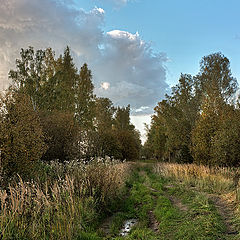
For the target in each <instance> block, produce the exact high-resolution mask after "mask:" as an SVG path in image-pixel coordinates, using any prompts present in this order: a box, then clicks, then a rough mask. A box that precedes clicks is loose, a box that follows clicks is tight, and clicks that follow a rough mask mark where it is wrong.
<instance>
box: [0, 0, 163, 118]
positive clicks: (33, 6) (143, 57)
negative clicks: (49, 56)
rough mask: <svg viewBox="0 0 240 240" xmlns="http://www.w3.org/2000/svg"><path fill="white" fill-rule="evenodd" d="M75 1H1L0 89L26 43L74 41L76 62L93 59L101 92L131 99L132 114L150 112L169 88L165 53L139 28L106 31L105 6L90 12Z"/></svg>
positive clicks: (56, 45)
mask: <svg viewBox="0 0 240 240" xmlns="http://www.w3.org/2000/svg"><path fill="white" fill-rule="evenodd" d="M119 2H121V1H119ZM123 2H124V1H123ZM72 4H73V1H71V0H41V1H39V0H21V1H19V0H0V88H1V89H3V88H5V87H6V86H7V84H8V83H9V80H7V73H8V71H9V69H10V68H13V67H14V64H15V61H14V60H15V59H16V58H17V57H18V56H19V55H18V53H19V51H20V49H21V48H27V47H28V46H33V47H34V48H35V49H39V48H41V49H43V48H46V47H52V48H53V49H54V50H56V53H57V54H59V53H61V52H62V51H63V49H64V48H65V47H66V45H69V46H70V47H71V50H72V53H73V56H74V59H75V62H76V65H77V67H80V66H81V65H82V64H83V63H84V62H87V63H88V64H89V67H90V69H91V70H92V73H93V81H94V84H95V87H96V88H95V92H96V94H97V95H99V96H103V97H109V98H110V99H111V100H112V101H113V102H114V104H118V105H126V104H131V107H132V108H134V111H133V114H146V113H149V112H151V111H152V110H151V109H152V107H153V106H155V105H156V102H157V101H159V100H160V98H161V97H162V96H163V95H164V93H165V90H166V88H167V87H168V86H167V84H166V81H165V80H166V70H165V67H164V64H165V62H166V61H167V58H166V56H165V54H162V53H154V52H153V50H152V48H151V45H150V44H148V43H146V42H144V41H143V40H142V39H141V37H140V36H139V34H138V33H136V34H132V33H129V32H127V31H119V30H113V31H110V32H107V33H104V32H103V30H102V29H103V25H104V15H105V12H104V10H103V9H101V8H97V7H95V8H93V9H92V10H91V11H89V12H86V11H84V10H83V9H76V8H75V7H73V6H72Z"/></svg>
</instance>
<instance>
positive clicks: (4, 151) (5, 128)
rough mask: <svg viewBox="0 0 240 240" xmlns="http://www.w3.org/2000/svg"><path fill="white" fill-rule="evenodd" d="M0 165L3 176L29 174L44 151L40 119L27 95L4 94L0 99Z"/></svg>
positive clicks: (10, 92)
mask: <svg viewBox="0 0 240 240" xmlns="http://www.w3.org/2000/svg"><path fill="white" fill-rule="evenodd" d="M0 105H1V106H0V115H1V117H0V119H1V124H0V149H1V165H2V167H3V170H4V173H5V174H6V176H7V177H11V176H12V175H13V174H14V173H18V174H21V176H22V177H24V176H26V175H28V174H30V173H31V171H32V169H33V167H34V163H36V161H38V160H40V158H41V157H42V155H43V153H44V152H45V150H46V146H45V143H44V136H43V131H42V128H41V125H40V119H39V117H38V114H37V112H36V111H35V110H34V108H33V105H32V100H31V98H30V97H29V96H28V95H25V94H23V93H16V92H13V91H8V92H7V94H6V95H5V96H2V97H1V99H0Z"/></svg>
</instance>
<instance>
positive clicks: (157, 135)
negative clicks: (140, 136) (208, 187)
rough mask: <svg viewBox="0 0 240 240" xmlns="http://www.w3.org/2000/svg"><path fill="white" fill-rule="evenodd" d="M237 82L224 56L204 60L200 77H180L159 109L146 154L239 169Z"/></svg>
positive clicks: (148, 133)
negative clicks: (237, 167)
mask: <svg viewBox="0 0 240 240" xmlns="http://www.w3.org/2000/svg"><path fill="white" fill-rule="evenodd" d="M237 90H238V84H237V80H236V78H234V77H233V76H232V74H231V70H230V62H229V59H228V58H226V57H225V56H224V55H223V54H222V53H214V54H210V55H208V56H205V57H203V58H202V60H201V62H200V70H199V73H198V74H197V75H196V76H191V75H189V74H181V76H180V78H179V82H178V84H177V85H176V86H174V87H173V88H172V91H171V94H170V95H166V98H165V99H164V100H162V101H160V102H159V103H158V104H157V106H156V107H155V109H154V111H155V113H154V115H153V116H152V121H151V124H150V126H149V127H148V128H147V141H146V143H145V145H144V154H145V155H146V157H148V158H155V159H158V160H162V161H169V162H179V163H193V162H194V163H197V164H205V165H221V166H239V163H240V158H239V156H240V108H239V106H240V105H239V101H238V96H237Z"/></svg>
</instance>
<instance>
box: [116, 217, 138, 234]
mask: <svg viewBox="0 0 240 240" xmlns="http://www.w3.org/2000/svg"><path fill="white" fill-rule="evenodd" d="M136 224H137V219H129V220H127V221H125V222H124V225H123V228H122V230H121V231H120V236H123V237H124V236H127V235H128V234H129V232H130V231H131V230H132V228H133V226H134V225H136Z"/></svg>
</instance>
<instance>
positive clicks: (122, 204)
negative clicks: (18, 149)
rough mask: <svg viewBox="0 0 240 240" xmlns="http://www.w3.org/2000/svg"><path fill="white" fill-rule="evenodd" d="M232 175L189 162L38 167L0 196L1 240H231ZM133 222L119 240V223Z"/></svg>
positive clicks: (235, 208)
mask: <svg viewBox="0 0 240 240" xmlns="http://www.w3.org/2000/svg"><path fill="white" fill-rule="evenodd" d="M237 177H238V170H237V169H235V168H220V167H213V168H210V167H204V166H198V165H192V164H172V163H143V162H124V163H122V162H118V161H110V159H100V158H99V159H93V160H92V162H91V163H88V164H83V163H82V162H78V161H73V162H65V163H59V162H51V163H49V164H46V163H44V164H43V163H41V164H40V165H39V168H38V175H36V177H35V178H34V179H32V180H31V181H29V182H26V181H23V180H22V179H21V177H20V176H17V177H16V178H15V179H12V181H11V183H9V184H8V186H6V187H4V188H3V187H2V189H1V191H0V201H1V205H0V206H1V211H0V219H1V221H0V229H1V237H2V239H92V240H98V239H99V240H100V239H116V240H121V239H128V240H133V239H146V240H147V239H179V240H180V239H212V240H214V239H239V238H240V235H239V230H240V228H239V226H240V224H239V223H240V213H239V210H240V208H239V206H240V204H239V194H238V182H237V180H238V179H237ZM129 219H136V221H137V222H136V224H135V225H134V226H133V227H132V229H130V230H131V231H129V233H128V234H126V236H121V235H120V232H121V229H122V228H123V225H124V222H125V221H126V220H129Z"/></svg>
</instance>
